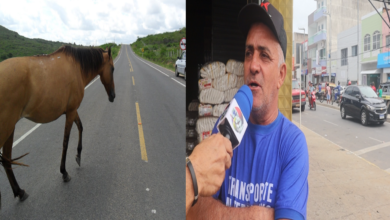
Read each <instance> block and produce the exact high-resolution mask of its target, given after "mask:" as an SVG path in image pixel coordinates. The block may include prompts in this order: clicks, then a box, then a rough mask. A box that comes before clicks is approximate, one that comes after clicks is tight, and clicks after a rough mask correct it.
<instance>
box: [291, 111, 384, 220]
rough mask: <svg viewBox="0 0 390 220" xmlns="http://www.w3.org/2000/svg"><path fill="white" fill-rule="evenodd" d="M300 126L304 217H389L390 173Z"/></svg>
mask: <svg viewBox="0 0 390 220" xmlns="http://www.w3.org/2000/svg"><path fill="white" fill-rule="evenodd" d="M325 104H326V103H325ZM294 123H295V124H296V125H297V126H299V124H297V123H296V122H294ZM301 130H302V131H303V133H304V134H305V136H306V141H307V145H308V150H309V164H310V171H309V178H308V179H309V200H308V204H307V219H308V220H310V219H315V220H317V219H390V174H389V173H387V172H386V171H384V170H381V169H380V168H378V167H377V166H375V165H373V164H372V163H370V162H368V161H366V160H365V159H363V158H361V157H358V156H356V155H355V154H353V153H352V152H350V151H348V150H345V149H342V148H340V147H339V146H338V145H336V144H334V143H333V142H331V141H329V140H327V139H325V138H324V137H322V136H320V135H319V134H317V133H315V132H313V131H312V130H310V129H308V128H306V127H304V126H302V127H301Z"/></svg>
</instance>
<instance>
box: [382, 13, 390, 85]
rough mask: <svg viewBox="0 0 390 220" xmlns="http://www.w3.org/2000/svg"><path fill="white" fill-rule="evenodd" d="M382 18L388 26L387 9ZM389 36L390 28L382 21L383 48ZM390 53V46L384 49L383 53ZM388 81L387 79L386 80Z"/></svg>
mask: <svg viewBox="0 0 390 220" xmlns="http://www.w3.org/2000/svg"><path fill="white" fill-rule="evenodd" d="M389 14H390V10H389ZM382 17H383V18H384V19H385V21H386V22H387V24H390V22H389V17H388V16H387V13H386V10H385V9H384V10H383V12H382ZM387 35H390V28H389V26H387V25H386V24H385V22H383V21H382V35H381V37H382V38H381V41H382V45H383V46H386V36H387ZM388 51H390V46H389V47H383V48H382V52H388ZM386 81H387V79H386Z"/></svg>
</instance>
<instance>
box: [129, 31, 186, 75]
mask: <svg viewBox="0 0 390 220" xmlns="http://www.w3.org/2000/svg"><path fill="white" fill-rule="evenodd" d="M183 37H186V28H185V27H184V28H182V29H180V30H178V31H174V32H165V33H162V34H153V35H148V36H146V37H142V38H137V40H136V41H135V42H134V43H132V44H130V46H131V48H132V49H133V51H134V52H135V53H136V54H137V55H138V56H141V57H142V56H143V57H144V58H146V59H147V60H150V61H152V62H154V63H157V64H159V65H161V66H164V67H166V68H168V69H171V70H172V71H174V70H175V62H176V60H177V57H178V56H180V54H181V50H180V46H179V43H180V40H181V39H182V38H183ZM142 48H143V49H144V52H143V54H142Z"/></svg>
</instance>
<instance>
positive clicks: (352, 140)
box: [293, 104, 390, 171]
mask: <svg viewBox="0 0 390 220" xmlns="http://www.w3.org/2000/svg"><path fill="white" fill-rule="evenodd" d="M301 117H302V125H304V126H306V127H307V128H309V129H311V130H312V131H314V132H316V133H317V134H319V135H321V136H323V137H324V138H326V139H328V140H330V141H332V142H333V143H334V144H336V145H338V146H340V148H343V149H346V150H349V151H351V152H353V153H355V154H357V155H359V156H360V157H362V158H364V159H366V160H367V161H369V162H371V163H373V164H375V165H376V166H378V167H380V168H381V169H383V170H387V171H390V169H389V168H390V160H389V159H388V158H389V156H390V136H389V135H388V134H389V133H390V124H389V123H388V122H385V123H384V124H383V125H379V124H370V125H368V126H363V125H362V124H361V123H360V121H359V120H358V119H354V118H352V117H349V116H348V117H347V118H346V119H342V118H341V116H340V111H339V110H338V109H335V108H329V107H325V106H323V105H321V104H318V105H317V110H316V111H313V110H309V109H307V110H305V111H304V112H302V116H301ZM293 120H294V121H297V122H298V123H299V111H298V110H295V109H294V110H293Z"/></svg>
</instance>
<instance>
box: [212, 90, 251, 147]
mask: <svg viewBox="0 0 390 220" xmlns="http://www.w3.org/2000/svg"><path fill="white" fill-rule="evenodd" d="M252 105H253V95H252V91H251V90H250V89H249V87H248V86H247V85H243V86H241V88H240V89H239V90H238V92H237V93H236V95H234V98H233V99H232V101H230V103H229V105H228V106H227V107H226V109H225V111H224V112H223V113H222V115H221V117H220V120H219V123H218V125H217V129H218V131H219V132H220V133H221V134H222V135H223V136H225V137H226V138H227V139H229V140H230V142H231V143H232V147H233V149H235V148H236V147H237V146H238V145H239V144H240V143H241V140H242V138H243V136H244V134H245V131H246V128H247V127H248V122H247V121H248V120H249V115H250V113H251V111H252Z"/></svg>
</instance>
